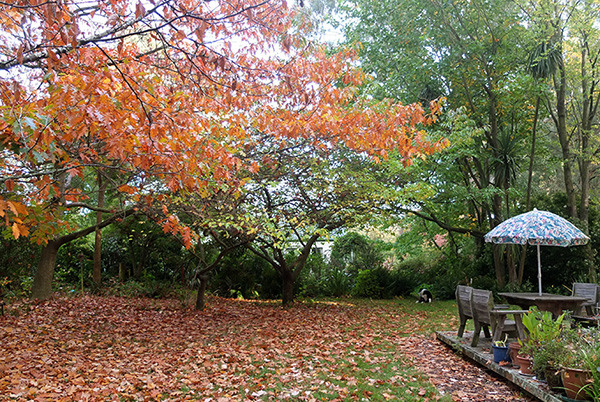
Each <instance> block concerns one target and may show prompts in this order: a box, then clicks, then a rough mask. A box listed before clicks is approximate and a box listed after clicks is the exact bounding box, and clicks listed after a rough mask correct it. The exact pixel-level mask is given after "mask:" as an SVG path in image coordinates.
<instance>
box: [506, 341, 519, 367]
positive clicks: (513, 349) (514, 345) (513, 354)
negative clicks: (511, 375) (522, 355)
mask: <svg viewBox="0 0 600 402" xmlns="http://www.w3.org/2000/svg"><path fill="white" fill-rule="evenodd" d="M519 350H521V345H520V344H519V342H511V343H509V344H508V355H509V356H510V360H512V362H513V363H516V361H517V355H518V354H519Z"/></svg>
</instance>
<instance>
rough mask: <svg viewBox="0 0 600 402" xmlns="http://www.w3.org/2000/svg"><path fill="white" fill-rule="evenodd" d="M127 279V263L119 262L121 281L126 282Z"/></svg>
mask: <svg viewBox="0 0 600 402" xmlns="http://www.w3.org/2000/svg"><path fill="white" fill-rule="evenodd" d="M125 279H127V270H126V269H125V265H124V264H123V263H122V262H120V263H119V282H125Z"/></svg>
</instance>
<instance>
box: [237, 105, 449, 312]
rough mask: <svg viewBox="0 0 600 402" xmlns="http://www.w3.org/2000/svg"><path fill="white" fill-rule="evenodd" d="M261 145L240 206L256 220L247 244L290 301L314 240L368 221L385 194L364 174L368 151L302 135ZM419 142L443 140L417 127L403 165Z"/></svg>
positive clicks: (429, 148)
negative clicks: (259, 161)
mask: <svg viewBox="0 0 600 402" xmlns="http://www.w3.org/2000/svg"><path fill="white" fill-rule="evenodd" d="M399 116H401V114H396V115H392V116H390V117H391V120H387V119H386V120H387V121H385V120H384V121H382V123H383V124H398V123H399V122H398V121H395V122H394V120H396V119H397V118H398V117H399ZM382 118H383V117H382ZM402 124H405V123H402ZM260 144H261V145H260V146H258V148H257V150H258V153H259V154H262V155H263V156H262V159H263V162H262V164H261V168H260V169H259V171H258V172H257V173H256V174H254V175H252V176H251V181H249V182H248V184H246V186H245V189H244V197H245V201H244V207H245V208H246V209H247V210H248V211H249V215H250V216H252V217H253V218H254V219H256V226H255V228H254V230H253V231H252V232H253V233H254V236H255V238H254V241H253V242H252V243H250V244H249V246H248V247H249V248H250V250H251V251H252V252H254V253H255V254H256V255H258V256H260V257H261V258H263V259H264V260H266V261H267V262H269V263H270V264H271V265H272V267H273V268H274V270H275V271H276V272H278V273H279V275H280V277H281V284H282V289H281V290H282V295H283V296H282V297H283V304H284V305H289V304H290V303H292V302H293V300H294V284H295V282H296V280H297V279H298V277H299V275H300V273H301V271H302V270H303V268H304V266H305V264H306V261H307V259H308V257H309V255H310V252H311V249H312V247H313V245H314V244H315V243H316V241H317V240H318V239H319V238H321V237H323V236H327V235H329V234H331V233H332V232H333V231H335V230H336V229H339V228H342V227H355V226H358V225H361V224H366V223H367V222H369V220H370V219H371V218H373V217H374V216H377V214H378V213H379V212H381V211H382V209H381V208H380V207H381V206H382V202H383V201H384V197H383V196H382V195H381V194H378V193H377V191H378V189H379V187H377V182H376V181H374V180H372V177H371V176H370V175H368V174H367V175H365V174H364V169H363V165H365V164H369V163H377V161H376V160H373V158H371V157H370V156H369V155H368V154H366V153H356V152H352V151H351V150H349V149H347V148H344V147H335V146H334V145H333V144H331V145H332V147H329V148H328V147H323V148H317V147H312V146H309V145H308V143H307V142H306V141H305V140H298V141H293V142H292V141H286V144H285V146H282V144H278V143H273V142H270V141H268V140H265V139H263V140H261V141H260ZM418 144H420V145H418ZM421 145H426V146H425V147H424V148H423V149H424V150H426V152H425V153H430V152H432V151H433V150H435V149H439V148H440V147H441V146H442V145H443V144H440V143H436V142H434V141H431V142H429V141H428V140H427V138H426V137H425V136H424V133H423V132H422V131H415V132H414V135H413V136H412V139H411V140H410V141H409V142H407V143H405V144H404V146H403V149H402V150H401V151H400V155H402V156H403V157H404V158H405V159H404V162H405V163H406V164H409V163H410V161H411V158H410V157H409V156H410V155H411V154H412V152H413V151H416V148H414V147H415V146H421ZM417 152H418V153H420V152H421V151H417ZM422 155H423V156H424V155H425V154H422Z"/></svg>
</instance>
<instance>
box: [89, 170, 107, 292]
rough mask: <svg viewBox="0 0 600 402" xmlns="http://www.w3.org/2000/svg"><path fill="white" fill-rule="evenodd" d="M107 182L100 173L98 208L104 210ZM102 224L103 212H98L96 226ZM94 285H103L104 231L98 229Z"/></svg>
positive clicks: (95, 243) (95, 240) (93, 276)
mask: <svg viewBox="0 0 600 402" xmlns="http://www.w3.org/2000/svg"><path fill="white" fill-rule="evenodd" d="M105 190H106V181H104V180H102V173H100V172H98V208H99V209H102V208H104V193H105ZM100 223H102V211H97V212H96V225H100ZM92 279H93V281H94V285H96V286H97V287H100V285H101V284H102V229H101V228H99V227H97V228H96V234H95V237H94V269H93V273H92Z"/></svg>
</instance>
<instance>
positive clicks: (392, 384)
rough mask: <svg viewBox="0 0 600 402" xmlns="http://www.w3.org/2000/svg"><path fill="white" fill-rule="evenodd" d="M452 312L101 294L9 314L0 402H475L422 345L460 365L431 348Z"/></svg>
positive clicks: (448, 308) (3, 327)
mask: <svg viewBox="0 0 600 402" xmlns="http://www.w3.org/2000/svg"><path fill="white" fill-rule="evenodd" d="M454 309H455V307H454V308H453V305H452V303H450V302H447V303H437V305H425V306H422V305H415V304H414V303H413V302H410V303H409V301H393V302H389V301H388V302H362V301H350V302H339V303H336V302H321V303H316V302H314V303H297V304H296V305H295V306H294V307H293V308H290V309H283V308H281V306H280V305H279V304H278V303H265V302H249V301H240V300H229V299H221V298H213V299H210V303H209V308H208V309H207V310H206V311H204V312H195V311H182V310H181V309H180V306H179V304H178V302H175V301H163V300H161V301H157V300H150V299H122V298H117V297H94V296H85V297H72V298H56V299H54V300H52V301H49V302H44V303H40V304H37V305H36V304H22V305H21V306H11V311H9V313H10V314H7V315H6V316H4V317H0V340H1V344H0V400H18V401H26V400H35V401H183V400H202V401H236V400H290V401H346V400H347V401H385V400H402V401H433V400H442V401H444V400H445V401H450V400H477V399H464V398H462V397H461V396H460V395H459V394H458V392H463V393H464V392H465V391H464V387H463V388H461V390H453V389H452V388H446V390H445V391H444V390H443V389H444V388H443V386H442V387H441V388H440V382H443V378H444V377H443V375H442V376H440V377H439V378H437V377H436V373H433V372H430V371H427V370H426V369H424V368H423V364H425V365H427V359H425V360H424V359H423V356H422V355H421V354H420V353H421V352H422V349H423V347H426V348H434V349H435V350H432V352H433V353H436V354H438V355H439V354H440V353H442V354H443V353H446V354H447V355H445V356H446V357H444V359H445V360H452V359H455V360H454V361H460V358H458V357H457V356H455V355H454V354H452V353H451V352H450V351H448V350H445V349H444V347H442V346H441V345H439V344H437V343H436V344H435V345H434V346H427V345H431V342H430V341H428V336H427V335H426V334H428V333H430V332H431V331H432V330H434V329H450V328H456V317H455V316H456V314H455V310H454ZM438 349H439V350H438ZM442 364H443V363H442ZM450 364H451V365H452V364H455V363H450ZM425 372H427V375H426V374H425ZM442 374H443V373H442ZM438 380H439V381H438ZM434 384H436V386H437V387H438V389H436V386H434ZM450 385H452V384H450ZM439 389H442V391H441V392H440V391H439ZM444 392H445V393H446V395H442V393H444ZM506 392H508V393H511V395H514V391H512V390H510V389H509V390H508V391H506ZM470 397H471V398H472V396H470ZM509 399H510V398H505V399H498V400H509ZM481 400H488V399H481ZM492 400H494V399H492Z"/></svg>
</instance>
